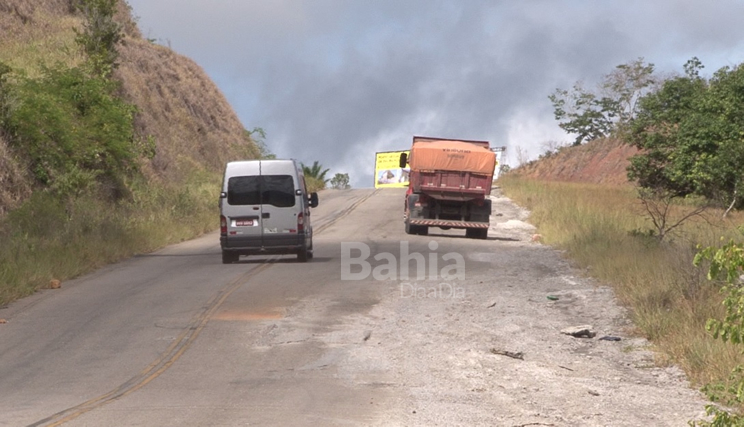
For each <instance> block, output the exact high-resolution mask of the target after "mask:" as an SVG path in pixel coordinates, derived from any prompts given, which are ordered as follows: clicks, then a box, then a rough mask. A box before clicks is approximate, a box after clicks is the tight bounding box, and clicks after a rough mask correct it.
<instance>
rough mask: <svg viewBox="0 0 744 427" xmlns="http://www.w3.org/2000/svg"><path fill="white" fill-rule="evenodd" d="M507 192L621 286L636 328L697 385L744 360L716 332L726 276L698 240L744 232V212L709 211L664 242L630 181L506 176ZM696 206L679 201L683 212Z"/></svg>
mask: <svg viewBox="0 0 744 427" xmlns="http://www.w3.org/2000/svg"><path fill="white" fill-rule="evenodd" d="M498 184H499V185H500V186H501V187H502V189H503V191H504V193H505V195H506V196H508V197H509V198H511V199H512V200H514V201H515V202H516V203H517V204H519V205H521V206H523V207H525V208H527V209H529V210H530V211H531V214H530V219H529V221H530V222H531V223H532V224H534V225H535V226H536V227H537V228H538V232H539V233H540V234H541V235H542V236H543V241H544V242H545V243H547V244H549V245H551V246H554V247H556V248H559V249H562V250H565V253H566V257H567V258H568V259H569V260H570V261H571V262H572V263H573V264H575V265H576V266H577V267H579V268H584V269H586V271H587V274H589V275H591V276H592V277H595V278H597V279H599V280H600V281H602V282H603V283H606V284H608V285H610V286H612V287H613V289H614V291H615V295H616V297H617V298H618V300H619V301H620V302H621V304H623V305H624V306H625V307H627V308H628V310H629V313H630V315H631V317H632V320H633V322H634V324H635V327H636V331H635V333H638V334H641V335H643V336H645V337H647V338H649V339H650V340H651V341H652V343H653V344H654V347H655V349H656V350H657V355H658V362H659V363H662V364H663V363H666V362H673V363H676V364H678V365H679V366H681V367H682V368H683V369H684V370H685V371H686V372H687V374H688V376H689V378H690V379H691V381H692V382H693V383H694V384H696V385H703V384H708V383H711V382H716V381H722V380H725V379H726V378H727V377H728V375H729V373H730V372H731V369H732V368H733V367H734V366H735V365H736V364H737V363H742V362H744V360H743V359H742V356H741V354H740V350H739V349H737V348H735V347H734V346H732V345H729V344H725V343H723V342H721V341H718V340H714V339H713V338H712V337H711V336H710V334H709V333H708V332H707V331H706V330H705V323H706V321H707V320H708V319H709V318H712V317H716V318H720V317H722V315H723V307H722V306H721V300H722V296H721V295H720V293H719V286H720V285H719V284H716V283H711V282H709V281H707V279H706V277H705V270H704V269H703V268H697V267H694V266H693V265H692V259H693V257H694V255H695V253H696V250H697V249H696V248H697V245H698V244H700V245H703V246H708V245H717V244H718V243H719V242H720V239H721V237H724V238H726V239H728V238H735V239H739V240H741V237H742V236H741V235H740V234H739V233H738V232H737V230H736V226H737V225H740V224H742V222H743V221H742V220H744V215H742V214H741V213H734V214H729V217H728V218H727V219H725V220H724V219H722V216H721V214H722V212H721V211H709V212H707V214H706V218H705V219H701V218H694V219H691V220H689V221H687V222H685V223H684V224H683V226H682V227H680V228H679V229H678V230H675V232H674V233H673V234H671V235H668V236H667V237H666V238H665V239H664V240H663V241H662V242H659V241H658V240H657V239H656V238H654V237H653V236H652V235H650V234H649V233H648V231H649V230H650V229H651V228H652V225H651V222H650V221H649V220H648V218H647V217H646V216H645V215H644V211H643V209H642V207H641V205H640V203H639V201H638V200H637V198H636V193H635V190H634V189H633V188H632V187H629V186H607V185H595V184H577V183H560V182H544V181H537V180H531V179H526V178H520V177H518V176H515V175H505V176H503V177H501V178H500V179H499V181H498ZM686 209H690V207H689V206H685V205H680V206H675V211H674V215H681V214H683V213H684V212H685V210H686Z"/></svg>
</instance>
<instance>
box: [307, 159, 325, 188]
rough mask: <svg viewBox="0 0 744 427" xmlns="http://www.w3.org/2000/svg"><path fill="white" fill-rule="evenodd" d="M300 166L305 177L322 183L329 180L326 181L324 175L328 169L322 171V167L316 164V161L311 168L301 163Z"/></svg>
mask: <svg viewBox="0 0 744 427" xmlns="http://www.w3.org/2000/svg"><path fill="white" fill-rule="evenodd" d="M301 165H302V171H303V172H304V173H305V177H306V178H307V177H309V178H313V179H317V180H319V181H322V182H323V183H327V182H328V181H329V180H328V179H326V177H325V176H326V174H327V173H328V169H323V167H322V166H321V165H320V164H319V163H318V161H317V160H316V161H315V162H313V165H312V166H311V167H308V166H306V165H305V164H304V163H301Z"/></svg>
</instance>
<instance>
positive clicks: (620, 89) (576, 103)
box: [548, 58, 657, 145]
mask: <svg viewBox="0 0 744 427" xmlns="http://www.w3.org/2000/svg"><path fill="white" fill-rule="evenodd" d="M653 72H654V65H653V64H646V63H645V62H644V61H643V58H638V59H636V60H634V61H631V62H628V63H627V64H621V65H618V66H617V67H615V70H614V71H612V72H611V73H609V74H607V75H606V76H604V79H603V81H602V84H601V85H600V88H599V89H600V90H599V92H600V93H601V94H597V93H594V92H591V91H588V90H586V89H584V88H583V86H582V85H581V83H578V82H577V83H575V84H574V86H573V88H572V89H571V90H565V89H556V90H555V92H553V94H551V95H549V96H548V99H550V101H551V102H552V103H553V113H554V115H555V119H556V120H558V122H559V124H558V126H560V128H561V129H563V130H565V131H566V132H567V133H570V134H575V135H576V139H575V140H574V142H573V145H581V144H582V143H584V142H588V141H591V140H593V139H597V138H603V137H606V136H610V135H612V134H614V133H617V132H618V131H624V130H625V128H626V127H627V124H628V123H629V122H630V121H631V120H632V119H633V117H634V116H635V113H636V107H637V104H638V101H639V99H640V98H641V97H642V96H643V95H644V94H645V93H647V92H648V91H650V90H651V89H652V87H653V86H654V85H655V84H656V83H657V79H656V77H655V76H654V75H653Z"/></svg>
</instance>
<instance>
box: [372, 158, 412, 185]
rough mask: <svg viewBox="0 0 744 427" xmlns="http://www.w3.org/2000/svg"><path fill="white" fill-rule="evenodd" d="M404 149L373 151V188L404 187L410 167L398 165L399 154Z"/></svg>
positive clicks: (406, 183)
mask: <svg viewBox="0 0 744 427" xmlns="http://www.w3.org/2000/svg"><path fill="white" fill-rule="evenodd" d="M402 153H406V155H408V150H406V151H382V152H379V153H375V188H406V187H408V175H409V173H410V169H409V168H408V166H406V167H405V168H401V167H400V155H401V154H402Z"/></svg>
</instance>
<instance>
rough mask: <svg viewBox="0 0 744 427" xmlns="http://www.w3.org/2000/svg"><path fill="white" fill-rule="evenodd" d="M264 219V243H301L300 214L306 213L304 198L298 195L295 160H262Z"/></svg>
mask: <svg viewBox="0 0 744 427" xmlns="http://www.w3.org/2000/svg"><path fill="white" fill-rule="evenodd" d="M261 169H262V170H261V177H262V181H261V203H262V204H261V208H262V211H261V220H262V230H263V240H264V245H265V246H267V247H277V246H296V245H299V244H300V243H301V239H300V236H299V231H300V230H298V225H297V214H298V213H300V212H302V199H301V196H299V195H298V194H297V188H298V186H297V184H298V183H297V180H296V174H295V173H294V166H293V165H292V164H291V163H282V164H277V163H269V162H262V168H261Z"/></svg>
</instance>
